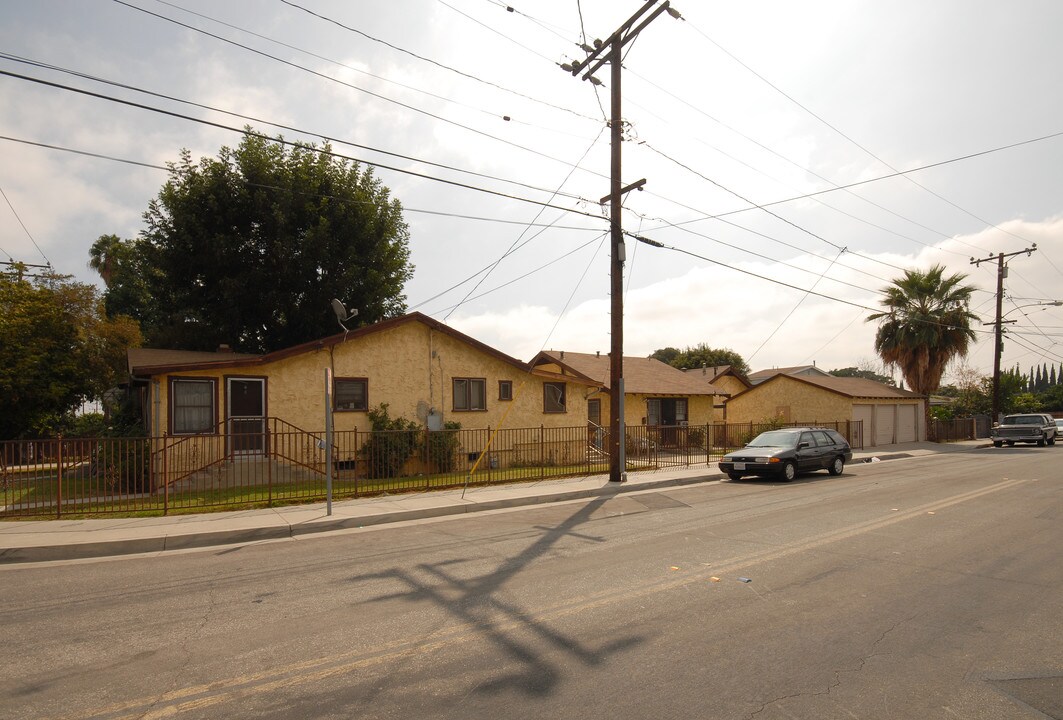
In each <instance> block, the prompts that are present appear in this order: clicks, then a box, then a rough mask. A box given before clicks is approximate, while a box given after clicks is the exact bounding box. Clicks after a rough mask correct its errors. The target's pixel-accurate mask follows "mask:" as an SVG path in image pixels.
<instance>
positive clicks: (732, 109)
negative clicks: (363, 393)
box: [0, 0, 1063, 377]
mask: <svg viewBox="0 0 1063 720" xmlns="http://www.w3.org/2000/svg"><path fill="white" fill-rule="evenodd" d="M650 4H651V6H657V5H659V4H660V3H658V2H655V1H654V0H651V2H650ZM642 5H643V3H642V2H641V1H640V0H539V1H538V2H532V0H512V2H510V3H506V2H501V1H499V0H389V1H388V2H367V1H363V0H351V1H350V2H331V1H326V0H292V1H291V2H286V1H284V0H246V1H245V0H230V1H228V2H225V3H216V2H201V1H199V0H173V2H163V1H162V0H128V2H125V1H122V2H119V1H117V0H77V1H75V0H63V1H58V0H0V53H2V55H0V72H4V73H13V74H15V75H21V76H25V77H24V78H17V77H12V76H11V75H9V74H8V75H0V136H2V138H3V139H0V189H2V191H3V197H0V259H9V258H10V259H13V260H17V261H21V262H26V263H36V264H44V263H50V264H51V265H52V266H53V267H54V268H55V269H56V270H57V271H59V272H62V273H68V274H71V275H73V276H75V277H76V278H77V279H79V280H82V281H85V282H94V283H97V284H99V282H100V281H99V278H98V277H97V276H96V275H95V273H94V272H93V271H92V270H90V269H89V268H88V250H89V248H90V246H91V245H92V243H93V241H94V240H95V239H96V238H97V237H99V236H100V235H104V234H111V233H114V234H118V235H120V236H122V237H127V238H132V237H135V236H136V235H137V234H138V233H139V232H140V231H141V230H143V228H144V225H143V222H142V217H141V216H142V214H143V212H144V211H145V210H146V209H147V206H148V203H149V202H150V201H151V199H152V198H153V197H155V196H156V195H157V193H158V191H159V189H160V188H161V186H162V185H163V183H164V182H165V181H166V179H167V175H166V172H165V170H162V169H159V167H163V166H165V164H166V163H167V162H170V161H174V160H176V159H177V157H178V153H179V152H180V150H181V149H182V148H187V149H188V150H190V151H191V153H192V155H193V157H194V158H199V157H203V156H215V155H216V154H217V152H218V150H219V149H220V148H221V147H222V146H230V147H231V146H235V145H237V144H238V143H239V142H240V135H239V132H238V130H239V128H241V127H242V126H244V125H245V124H250V125H252V126H253V127H254V128H255V129H256V130H258V131H260V132H263V133H267V134H270V135H277V134H283V135H284V137H285V138H286V139H290V140H301V141H306V142H318V143H320V142H321V141H322V138H330V139H331V142H332V144H333V146H334V149H335V150H336V151H337V152H339V153H341V154H344V155H347V156H349V157H351V158H355V159H358V160H359V161H362V162H366V163H375V164H378V165H384V166H387V167H377V168H376V169H375V170H374V173H375V175H376V177H378V178H379V179H380V180H381V181H382V182H383V183H384V184H385V185H386V186H388V187H389V188H390V189H391V191H392V194H393V196H394V197H395V198H397V199H398V200H399V201H400V202H401V203H402V204H403V206H404V208H405V217H406V221H407V223H408V225H409V229H410V250H411V261H412V263H413V264H414V266H415V270H414V275H413V278H412V279H411V280H410V281H409V282H408V283H407V285H406V287H405V289H404V292H405V296H406V302H407V306H408V308H409V309H410V310H416V311H419V312H422V313H425V314H427V315H430V316H432V317H434V318H436V319H438V320H441V321H443V322H446V323H447V324H449V325H451V326H452V327H454V328H456V329H458V330H460V331H462V332H465V333H467V334H469V335H472V336H473V337H475V338H476V339H478V340H481V341H483V342H485V343H487V344H489V345H492V346H493V347H495V348H497V349H499V350H501V351H503V352H505V353H508V354H510V355H512V356H514V357H517V358H519V359H522V360H530V359H531V358H532V357H533V356H534V355H535V354H536V353H537V352H539V351H540V350H543V349H555V350H569V351H575V352H595V351H601V352H607V351H608V350H609V347H610V338H609V328H610V316H609V313H610V298H609V287H610V284H609V242H608V238H607V236H606V232H607V229H608V220H607V219H606V215H607V211H608V208H607V207H602V206H600V205H599V200H600V199H601V198H602V197H604V196H606V195H607V194H608V192H609V171H610V169H609V168H610V163H609V131H608V127H607V113H608V112H609V108H610V94H611V92H612V88H611V86H610V82H611V81H610V72H609V68H608V66H605V67H603V68H602V69H601V70H600V71H599V72H598V73H596V77H598V78H599V79H600V80H601V81H602V84H601V85H600V86H597V87H596V86H594V85H593V84H592V83H591V82H588V81H584V80H582V79H581V78H580V77H573V76H572V75H571V74H570V73H567V72H565V71H564V70H563V69H561V67H560V65H561V64H564V63H571V62H572V60H574V59H578V60H582V59H584V58H585V57H586V53H585V51H583V50H581V49H580V47H579V46H580V45H581V44H585V43H586V44H593V42H594V40H595V39H601V40H605V39H607V38H608V37H609V35H610V34H611V33H612V32H613V31H614V30H616V29H617V28H618V27H619V26H620V25H621V24H622V23H623V22H624V21H625V20H627V19H628V18H629V17H631V16H632V15H634V14H635V13H636V12H637V11H639V9H640V8H641V6H642ZM671 5H672V7H673V8H674V9H675V10H677V11H678V12H679V14H680V15H681V17H680V18H673V17H671V16H670V15H668V14H662V15H660V16H659V17H657V18H656V19H654V20H653V21H652V22H651V23H650V24H649V25H647V26H646V27H645V28H644V29H642V30H641V32H640V33H639V34H638V35H637V37H635V38H634V39H633V40H631V41H630V42H629V43H628V44H627V45H625V47H624V52H625V55H624V59H623V63H622V67H623V69H622V73H621V87H620V96H621V102H622V109H621V115H622V117H623V120H624V126H623V127H624V137H625V141H624V142H623V143H622V157H623V166H622V181H623V183H624V184H625V185H627V184H630V183H634V182H635V181H637V180H641V179H645V180H646V185H645V189H644V190H642V191H633V192H631V193H630V194H629V195H628V196H626V198H625V204H624V214H623V216H622V224H623V227H624V229H625V230H627V231H630V232H631V233H633V234H636V235H641V236H642V237H645V238H648V239H651V240H653V241H655V242H657V243H660V244H662V245H664V247H655V246H651V245H649V244H645V243H641V242H638V241H636V240H634V239H631V238H630V237H629V238H628V240H627V242H626V248H625V250H626V263H625V266H624V278H623V286H624V354H625V355H631V356H645V355H649V354H650V353H652V352H653V351H655V350H657V349H660V348H664V347H676V348H680V349H682V348H686V347H691V346H695V345H698V344H701V343H704V344H707V345H708V346H710V347H715V348H728V349H731V350H733V351H735V352H737V353H739V354H740V355H742V356H743V357H744V358H745V359H746V361H747V362H748V363H749V365H750V366H751V367H752V368H753V369H754V370H757V369H763V368H770V367H785V366H792V365H803V364H812V363H815V364H816V365H817V366H818V367H820V368H823V369H827V370H829V369H834V368H842V367H851V366H860V367H875V366H876V365H877V364H878V359H877V357H876V355H875V351H874V333H875V327H876V325H875V323H873V322H866V321H865V318H867V316H868V315H869V314H870V313H871V312H872V311H874V310H877V309H878V308H879V307H880V299H881V298H882V294H881V290H882V288H884V287H886V286H887V285H888V284H889V283H890V281H891V279H893V278H896V277H900V276H901V275H902V274H903V272H904V270H905V269H921V270H925V269H927V268H929V267H931V266H932V265H934V264H942V265H944V266H945V267H946V268H947V271H948V272H949V273H963V274H966V275H967V276H968V279H967V282H968V283H970V284H971V285H973V286H974V287H975V288H976V291H975V292H974V294H973V300H972V305H971V307H972V310H973V311H974V312H975V313H976V314H977V315H978V316H979V317H980V318H982V322H986V323H989V322H992V321H993V319H994V313H995V288H996V275H997V269H996V259H995V256H996V255H997V254H998V253H1019V254H1016V255H1013V256H1010V257H1008V258H1007V266H1008V274H1007V279H1006V281H1005V291H1006V293H1005V299H1004V306H1003V311H1004V316H1005V319H1006V320H1009V321H1010V320H1015V321H1016V322H1014V323H1008V325H1007V331H1008V335H1007V337H1006V338H1005V343H1004V353H1003V358H1002V365H1003V367H1005V368H1010V367H1013V366H1015V365H1018V366H1019V367H1020V369H1021V370H1023V371H1024V372H1027V371H1028V370H1029V368H1030V367H1031V366H1034V365H1038V366H1039V365H1041V364H1043V363H1047V364H1048V365H1055V366H1057V367H1058V366H1059V365H1060V363H1061V362H1063V307H1055V306H1051V305H1046V304H1044V303H1048V302H1051V301H1054V300H1063V83H1060V82H1059V76H1058V74H1059V68H1061V67H1063V43H1059V42H1058V28H1060V27H1063V3H1059V2H1058V1H1057V0H1015V2H1010V3H999V2H991V1H988V0H935V1H934V2H932V3H928V2H925V0H898V1H896V2H891V3H881V2H874V1H872V0H837V1H832V0H817V1H813V2H807V3H793V2H791V1H789V0H763V1H760V2H745V3H720V2H707V1H705V0H676V1H675V2H673V3H672V4H671ZM197 29H198V31H197ZM42 65H45V66H48V67H42ZM86 76H88V77H86ZM25 78H33V79H34V80H36V81H46V82H51V83H56V84H59V85H64V86H67V87H69V88H77V89H81V90H87V91H90V92H94V93H97V94H100V95H105V96H108V97H109V98H112V99H106V98H98V97H92V96H87V95H84V94H79V93H77V92H75V91H73V90H71V89H63V88H58V87H54V86H47V85H43V84H41V83H40V82H35V81H34V80H30V79H25ZM99 80H106V81H108V82H109V83H110V84H105V83H101V82H99ZM122 86H124V87H122ZM145 90H146V91H150V92H152V93H156V94H161V95H166V96H169V98H173V99H165V98H160V97H158V96H157V95H149V94H145V93H144V92H140V91H145ZM114 99H122V100H127V101H131V102H135V103H138V104H141V105H145V106H150V107H152V108H156V109H159V110H164V111H166V112H169V113H176V114H179V115H186V116H189V117H191V118H195V119H199V120H202V121H208V122H211V123H216V124H218V125H223V126H227V127H231V128H234V129H235V130H230V129H225V128H219V127H215V126H211V125H207V124H204V123H202V122H195V121H194V120H191V119H188V118H182V117H175V116H174V115H172V114H171V115H167V114H163V113H160V112H155V111H152V110H149V109H144V108H139V107H132V106H129V105H123V104H121V103H118V102H115V100H114ZM179 100H180V101H188V102H191V103H196V104H198V105H190V104H188V102H184V103H182V102H178V101H179ZM203 106H206V107H203ZM222 111H224V112H222ZM226 113H236V114H239V115H243V116H247V117H250V118H254V120H247V119H243V118H240V117H235V116H234V115H232V114H226ZM278 125H283V126H286V127H287V129H282V128H279V127H278ZM42 145H49V146H54V147H51V148H48V147H42ZM55 148H65V149H66V150H59V149H55ZM68 150H75V151H78V152H79V153H92V154H95V155H97V156H106V157H96V156H92V155H86V154H76V153H71V152H68ZM119 160H122V161H131V162H120V161H119ZM134 163H140V164H134ZM146 166H158V167H146ZM854 183H858V184H856V185H853V184H854ZM840 186H851V187H844V188H842V189H839V187H840ZM1035 243H1036V250H1034V251H1032V252H1031V253H1029V254H1027V253H1024V252H1022V251H1024V250H1026V249H1027V248H1033V247H1034V244H1035ZM972 259H990V261H989V262H983V263H980V264H977V265H976V264H972ZM322 312H324V313H330V312H331V309H330V308H322ZM975 330H976V331H977V334H978V340H977V342H975V343H974V344H973V345H972V347H971V350H970V354H969V356H968V357H967V359H966V360H965V361H964V362H963V363H960V364H958V365H957V366H956V367H954V368H951V369H950V375H949V376H948V377H955V376H957V375H958V372H959V369H960V368H961V367H963V366H965V367H966V368H967V369H973V370H975V371H978V372H981V373H983V374H989V373H991V372H992V367H993V333H992V330H993V328H992V326H991V325H982V324H980V323H976V325H975ZM898 377H899V375H898Z"/></svg>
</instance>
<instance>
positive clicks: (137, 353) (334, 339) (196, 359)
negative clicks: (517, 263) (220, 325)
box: [128, 312, 531, 375]
mask: <svg viewBox="0 0 1063 720" xmlns="http://www.w3.org/2000/svg"><path fill="white" fill-rule="evenodd" d="M409 322H419V323H421V324H423V325H427V326H428V327H430V328H432V329H433V330H436V331H438V332H441V333H444V334H446V335H450V336H451V337H453V338H455V339H457V340H460V341H461V342H463V343H466V344H468V345H471V346H472V347H474V348H476V349H477V350H479V351H481V352H483V353H486V354H488V355H491V356H493V357H495V358H498V359H499V360H501V361H503V362H505V363H508V364H510V365H513V366H515V367H517V368H518V369H520V370H523V371H525V372H529V371H530V370H531V368H530V367H529V366H528V365H527V364H526V363H524V362H523V361H521V360H518V359H517V358H515V357H511V356H510V355H506V354H505V353H504V352H502V351H500V350H496V349H495V348H493V347H491V346H490V345H487V344H485V343H482V342H480V341H479V340H477V339H476V338H473V337H471V336H469V335H466V334H465V333H462V332H460V331H458V330H455V329H454V328H452V327H450V326H448V325H444V324H443V323H441V322H439V321H438V320H435V319H433V318H430V317H428V316H427V315H423V314H422V313H419V312H412V313H409V314H407V315H402V316H400V317H396V318H390V319H388V320H382V321H380V322H378V323H376V324H373V325H366V326H365V327H360V328H358V329H356V330H351V331H350V332H344V333H337V334H335V335H332V336H330V337H327V338H321V339H320V340H311V341H310V342H305V343H302V344H301V345H295V346H293V347H289V348H284V349H282V350H275V351H274V352H271V353H268V354H266V355H243V354H240V353H216V352H195V351H189V350H153V349H149V348H137V349H135V350H130V351H129V354H128V360H129V369H130V373H131V374H133V375H150V374H158V373H162V372H175V371H178V372H179V371H182V370H201V369H203V368H204V367H219V366H221V367H224V366H225V365H241V366H245V365H258V364H262V363H269V362H274V361H275V360H281V359H283V358H286V357H291V356H293V355H299V354H301V353H305V352H310V351H312V350H318V349H320V348H324V347H328V346H330V345H338V344H340V343H342V342H346V341H348V340H356V339H358V338H361V337H365V336H366V335H371V334H373V333H377V332H381V331H383V330H387V329H390V328H394V327H397V326H399V325H403V324H405V323H409ZM134 357H136V360H134Z"/></svg>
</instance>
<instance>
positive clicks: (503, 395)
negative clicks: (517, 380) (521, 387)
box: [498, 380, 513, 400]
mask: <svg viewBox="0 0 1063 720" xmlns="http://www.w3.org/2000/svg"><path fill="white" fill-rule="evenodd" d="M498 399H499V400H512V399H513V381H512V380H499V381H498Z"/></svg>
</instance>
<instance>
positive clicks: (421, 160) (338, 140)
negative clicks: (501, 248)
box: [0, 52, 586, 202]
mask: <svg viewBox="0 0 1063 720" xmlns="http://www.w3.org/2000/svg"><path fill="white" fill-rule="evenodd" d="M0 58H2V59H5V60H11V61H13V62H18V63H22V64H25V65H30V66H33V67H38V68H43V69H46V70H54V71H56V72H61V73H65V74H67V75H73V76H74V77H79V78H83V79H86V80H92V81H93V82H98V83H102V84H104V85H110V86H112V87H119V88H123V89H125V90H132V91H133V92H137V93H141V94H143V95H148V96H150V97H156V98H159V99H162V100H169V101H171V102H176V103H180V104H182V105H189V106H191V107H197V108H200V109H203V110H209V111H211V112H216V113H221V114H223V115H228V116H230V117H235V118H240V119H241V120H249V121H251V122H255V123H260V124H263V125H269V126H271V127H275V128H279V129H281V130H290V131H292V132H296V133H299V134H302V135H311V136H314V137H319V138H321V139H323V140H327V141H329V142H333V143H336V144H339V145H346V146H348V147H354V148H358V149H360V150H369V151H372V152H375V153H379V154H381V155H387V156H389V157H394V158H399V159H401V160H409V161H411V162H416V163H420V164H422V165H429V166H431V167H437V168H440V169H443V170H452V171H454V172H459V173H463V174H465V175H472V176H474V177H481V178H484V179H487V180H496V181H498V182H503V183H507V184H510V185H517V186H519V187H524V188H527V189H529V190H535V191H538V192H543V193H551V192H552V191H551V190H548V189H547V188H541V187H536V186H535V185H529V184H528V183H524V182H520V181H518V180H510V179H507V178H501V177H498V176H496V175H488V174H486V173H481V172H476V171H474V170H465V169H463V168H459V167H455V166H453V165H447V164H445V163H439V162H434V161H432V160H425V159H424V158H419V157H414V156H412V155H404V154H402V153H397V152H392V151H390V150H384V149H381V148H378V147H374V146H372V145H365V144H362V143H356V142H354V141H352V140H344V139H342V138H336V137H332V136H330V135H327V134H324V133H317V132H312V131H310V130H305V129H302V128H298V127H294V126H292V125H286V124H284V123H279V122H274V121H272V120H266V119H264V118H259V117H255V116H253V115H245V114H243V113H238V112H233V111H232V110H225V109H222V108H218V107H214V106H212V105H206V104H204V103H199V102H195V101H192V100H185V99H182V98H179V97H175V96H173V95H166V94H164V93H159V92H155V91H153V90H147V89H145V88H141V87H137V86H135V85H129V84H126V83H122V82H118V81H116V80H108V79H107V78H102V77H99V76H96V75H90V74H88V73H83V72H80V71H77V70H70V69H68V68H64V67H61V66H58V65H51V64H49V63H44V62H40V61H38V60H33V59H30V58H24V57H20V56H17V55H9V54H8V53H4V52H0ZM564 195H565V197H571V198H572V199H575V200H583V201H585V202H586V199H585V198H581V197H580V196H578V195H570V194H564Z"/></svg>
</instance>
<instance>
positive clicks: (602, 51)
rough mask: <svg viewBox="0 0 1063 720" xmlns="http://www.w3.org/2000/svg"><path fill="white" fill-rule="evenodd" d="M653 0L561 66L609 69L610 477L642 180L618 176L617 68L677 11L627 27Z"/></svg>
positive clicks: (620, 428) (617, 442) (622, 471)
mask: <svg viewBox="0 0 1063 720" xmlns="http://www.w3.org/2000/svg"><path fill="white" fill-rule="evenodd" d="M657 2H658V0H646V2H644V3H643V5H642V7H641V8H639V10H638V12H636V13H635V14H634V15H632V16H631V17H630V18H628V19H627V21H625V22H624V23H623V24H622V25H621V26H620V27H619V28H617V29H616V31H615V32H614V33H613V34H612V35H610V36H609V38H608V39H607V40H606V41H605V42H601V41H598V40H596V41H595V42H594V47H590V46H588V45H584V46H583V47H584V49H585V50H586V51H587V52H588V55H587V59H586V60H584V61H583V62H578V61H573V62H572V64H571V65H567V64H566V65H562V66H561V69H563V70H565V71H567V72H570V73H572V75H573V76H576V75H579V74H580V73H583V79H584V80H589V81H590V82H591V83H593V84H594V85H601V81H600V80H598V78H596V77H594V73H595V72H597V70H598V69H599V68H601V66H602V65H604V64H605V63H607V62H608V63H609V64H610V74H609V84H610V88H609V95H610V99H611V102H610V103H609V108H610V111H609V129H610V148H611V157H610V162H609V190H610V191H609V225H610V242H609V247H610V251H611V252H610V272H609V278H610V282H609V292H610V296H611V297H610V314H611V318H610V342H609V482H624V481H625V480H627V472H626V462H625V458H624V436H625V430H624V259H625V253H624V231H623V227H622V225H621V218H620V214H621V213H622V212H623V207H622V203H623V198H624V193H625V192H627V191H629V190H632V189H634V188H635V187H641V186H642V185H643V184H645V182H646V181H645V180H641V181H639V182H638V183H634V184H632V185H631V186H629V187H627V188H624V187H623V183H622V180H621V179H620V156H621V153H620V143H621V142H623V140H624V136H623V129H624V128H623V125H624V121H623V118H622V117H621V114H620V70H621V50H622V49H623V47H624V46H625V45H627V44H628V43H629V42H631V41H632V40H634V39H635V36H637V35H638V34H639V32H641V31H642V29H643V28H644V27H646V26H647V25H649V24H650V23H651V22H653V21H654V19H656V17H657V16H658V15H660V14H661V13H663V12H665V11H667V12H668V13H669V14H670V15H671V16H672V17H676V18H678V17H680V15H679V13H678V12H676V11H675V10H674V9H673V8H671V7H670V4H669V2H668V0H665V2H664V3H662V4H661V5H658V6H657V8H656V9H655V10H654V11H653V12H652V13H650V15H649V17H647V18H646V19H645V20H643V21H642V22H641V23H640V24H639V25H638V26H637V27H634V29H632V27H633V26H634V25H635V23H636V22H638V20H639V18H641V17H642V16H643V15H644V14H645V13H646V12H647V11H648V10H649V9H650V8H652V7H653V6H654V5H656V4H657Z"/></svg>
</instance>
